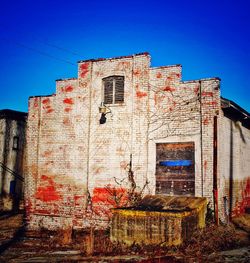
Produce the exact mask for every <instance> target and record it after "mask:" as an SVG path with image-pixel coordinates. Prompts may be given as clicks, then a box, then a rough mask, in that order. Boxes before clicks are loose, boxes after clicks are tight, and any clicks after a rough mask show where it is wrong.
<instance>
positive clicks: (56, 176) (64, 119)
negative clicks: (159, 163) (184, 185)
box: [26, 54, 220, 229]
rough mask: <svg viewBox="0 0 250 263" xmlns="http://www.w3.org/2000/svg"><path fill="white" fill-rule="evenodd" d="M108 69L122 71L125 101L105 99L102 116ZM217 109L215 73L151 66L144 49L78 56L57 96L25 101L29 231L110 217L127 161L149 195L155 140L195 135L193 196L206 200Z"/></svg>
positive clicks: (124, 189)
mask: <svg viewBox="0 0 250 263" xmlns="http://www.w3.org/2000/svg"><path fill="white" fill-rule="evenodd" d="M113 75H122V76H124V77H125V99H124V103H123V104H121V105H110V106H109V107H110V110H111V112H112V114H107V115H106V117H107V121H106V123H105V124H100V123H99V119H100V117H101V115H100V113H99V110H98V107H99V106H100V103H101V102H102V101H103V94H102V92H103V87H102V85H103V84H102V79H103V78H105V77H108V76H113ZM219 108H220V90H219V80H218V79H204V80H201V81H185V82H183V81H181V66H180V65H176V66H170V67H160V68H150V56H149V55H148V54H139V55H135V56H129V57H121V58H115V59H105V60H101V59H100V60H90V61H82V62H79V67H78V78H77V79H66V80H58V81H57V82H56V94H55V95H52V96H47V97H31V98H30V101H29V120H28V123H29V125H28V135H27V144H28V152H27V168H28V176H27V180H26V183H27V188H26V209H27V220H28V223H29V227H30V229H39V228H40V227H41V226H43V227H46V228H49V229H56V228H61V227H68V226H73V227H74V228H81V227H84V226H89V224H95V223H97V224H100V221H103V220H104V221H105V220H106V221H107V222H108V220H109V218H110V211H109V208H110V207H113V206H117V205H124V204H127V202H128V191H129V190H130V189H131V187H130V186H131V181H130V180H129V177H128V172H129V168H131V170H132V172H133V175H134V180H135V184H136V190H137V191H138V192H141V191H142V190H143V194H146V193H151V194H154V193H155V165H156V164H155V163H156V159H155V155H156V143H159V142H185V141H193V142H194V143H195V195H197V196H206V197H208V198H209V200H210V201H212V190H213V189H212V186H213V183H212V182H213V173H212V171H213V117H214V116H215V115H217V114H219ZM130 161H132V166H131V167H130ZM202 179H203V180H202ZM91 211H92V213H90V212H91Z"/></svg>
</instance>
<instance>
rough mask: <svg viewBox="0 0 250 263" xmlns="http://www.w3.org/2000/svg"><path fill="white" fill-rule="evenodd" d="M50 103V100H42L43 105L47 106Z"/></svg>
mask: <svg viewBox="0 0 250 263" xmlns="http://www.w3.org/2000/svg"><path fill="white" fill-rule="evenodd" d="M49 102H50V99H49V98H47V99H44V100H42V104H47V103H49Z"/></svg>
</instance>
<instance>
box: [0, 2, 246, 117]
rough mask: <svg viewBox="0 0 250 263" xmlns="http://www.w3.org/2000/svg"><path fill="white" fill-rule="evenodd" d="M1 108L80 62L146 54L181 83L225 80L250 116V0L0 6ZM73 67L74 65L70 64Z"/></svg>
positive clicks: (43, 91)
mask: <svg viewBox="0 0 250 263" xmlns="http://www.w3.org/2000/svg"><path fill="white" fill-rule="evenodd" d="M0 10H1V15H0V68H1V71H0V83H1V86H0V89H1V99H0V109H3V108H10V109H14V110H20V111H27V110H28V97H29V96H34V95H47V94H52V93H54V92H55V80H56V79H60V78H70V77H76V76H77V63H76V62H77V61H79V60H84V59H89V58H99V57H104V58H105V57H113V56H123V55H130V54H135V53H141V52H146V51H147V52H149V53H150V54H151V57H152V66H163V65H172V64H182V65H183V79H184V80H191V79H199V78H206V77H220V78H221V79H222V82H221V94H222V96H223V97H226V98H228V99H230V100H233V101H235V102H236V103H237V104H239V105H240V106H241V107H243V108H244V109H246V110H247V111H248V112H250V88H249V83H250V69H249V62H250V15H249V10H250V0H237V1H236V0H217V1H214V0H209V1H201V0H199V1H198V0H183V1H181V0H179V1H173V0H172V1H168V0H165V1H163V0H162V1H160V0H154V1H153V0H151V1H147V0H144V1H142V0H139V1H136V0H134V1H132V0H126V1H118V0H116V1H108V0H106V1H105V0H102V1H100V0H89V1H83V0H82V1H75V0H71V1H58V0H54V1H53V0H50V1H47V0H44V1H40V0H36V1H34V0H32V1H28V0H27V1H26V0H22V1H17V0H12V1H1V3H0ZM71 63H72V64H71Z"/></svg>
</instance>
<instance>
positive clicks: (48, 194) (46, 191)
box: [35, 175, 61, 202]
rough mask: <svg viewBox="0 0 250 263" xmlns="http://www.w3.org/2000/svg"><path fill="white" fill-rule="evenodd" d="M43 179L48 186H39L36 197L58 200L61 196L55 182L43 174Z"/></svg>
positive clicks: (49, 200)
mask: <svg viewBox="0 0 250 263" xmlns="http://www.w3.org/2000/svg"><path fill="white" fill-rule="evenodd" d="M41 180H43V181H45V183H46V186H39V187H38V188H37V192H36V194H35V197H36V198H37V199H39V200H41V201H43V202H52V201H58V200H60V199H61V196H60V195H59V194H58V193H57V191H56V187H55V183H54V181H53V180H52V178H50V177H48V176H46V175H42V176H41Z"/></svg>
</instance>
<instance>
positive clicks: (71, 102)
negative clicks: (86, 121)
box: [63, 98, 74, 105]
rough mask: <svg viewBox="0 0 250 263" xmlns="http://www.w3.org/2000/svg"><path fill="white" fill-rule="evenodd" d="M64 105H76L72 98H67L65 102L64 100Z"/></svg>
mask: <svg viewBox="0 0 250 263" xmlns="http://www.w3.org/2000/svg"><path fill="white" fill-rule="evenodd" d="M63 103H64V104H71V105H72V104H74V101H73V99H72V98H65V99H64V100H63Z"/></svg>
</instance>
